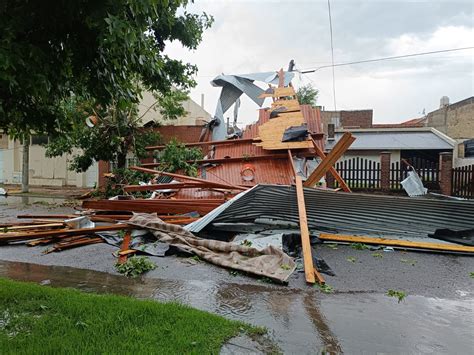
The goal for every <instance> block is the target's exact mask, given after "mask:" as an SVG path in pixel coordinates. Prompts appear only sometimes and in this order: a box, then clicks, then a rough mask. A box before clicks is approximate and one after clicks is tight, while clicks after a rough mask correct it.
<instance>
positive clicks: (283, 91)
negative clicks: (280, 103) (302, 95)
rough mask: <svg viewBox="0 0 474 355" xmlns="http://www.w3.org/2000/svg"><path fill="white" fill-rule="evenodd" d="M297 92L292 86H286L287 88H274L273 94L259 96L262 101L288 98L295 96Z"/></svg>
mask: <svg viewBox="0 0 474 355" xmlns="http://www.w3.org/2000/svg"><path fill="white" fill-rule="evenodd" d="M295 95H296V92H295V89H294V88H293V87H291V86H286V87H281V88H280V87H277V88H273V93H263V94H261V95H260V96H259V98H260V99H264V98H267V97H275V98H279V97H286V96H295Z"/></svg>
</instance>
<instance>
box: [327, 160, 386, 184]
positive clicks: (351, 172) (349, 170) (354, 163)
mask: <svg viewBox="0 0 474 355" xmlns="http://www.w3.org/2000/svg"><path fill="white" fill-rule="evenodd" d="M335 168H336V170H337V171H338V172H339V174H340V175H341V177H342V178H343V179H344V180H345V181H346V183H347V185H349V187H350V188H351V189H379V188H380V162H375V161H373V160H369V159H365V158H360V157H356V158H352V159H348V160H344V161H340V162H337V163H336V166H335ZM335 184H336V186H335V187H340V186H339V184H338V183H337V181H336V183H335Z"/></svg>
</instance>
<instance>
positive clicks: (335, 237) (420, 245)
mask: <svg viewBox="0 0 474 355" xmlns="http://www.w3.org/2000/svg"><path fill="white" fill-rule="evenodd" d="M319 239H321V240H324V241H332V242H348V243H364V244H376V245H386V246H394V247H402V248H403V247H405V248H412V249H420V250H432V251H450V252H459V253H474V247H470V246H464V245H453V244H444V243H430V242H414V241H410V240H399V239H387V238H374V237H362V236H354V235H342V234H326V233H321V234H320V235H319Z"/></svg>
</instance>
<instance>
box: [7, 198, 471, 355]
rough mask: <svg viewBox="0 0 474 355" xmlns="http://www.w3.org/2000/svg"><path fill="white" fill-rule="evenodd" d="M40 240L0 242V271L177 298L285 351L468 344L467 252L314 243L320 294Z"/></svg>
mask: <svg viewBox="0 0 474 355" xmlns="http://www.w3.org/2000/svg"><path fill="white" fill-rule="evenodd" d="M9 199H10V198H9ZM30 203H31V201H30ZM70 211H71V209H69V208H64V207H60V206H52V205H48V206H46V205H44V204H30V205H25V204H24V201H14V200H10V201H8V204H6V205H5V204H2V201H0V222H2V221H5V220H6V219H7V218H8V219H10V218H11V217H12V216H15V215H16V214H17V213H33V212H34V213H68V212H70ZM44 248H45V247H34V248H30V247H26V246H22V245H16V246H1V247H0V260H3V262H0V276H6V277H10V278H13V279H19V280H30V281H34V282H43V283H47V284H51V285H52V286H68V287H77V288H80V289H83V290H86V291H96V292H114V293H120V294H126V295H131V296H135V297H140V298H154V299H157V300H161V301H169V300H176V301H179V302H183V303H186V304H189V305H192V306H194V307H197V308H200V309H204V310H208V311H211V312H215V313H218V314H221V315H224V316H226V317H229V318H232V319H238V320H243V321H247V322H250V323H252V324H256V325H264V326H267V327H268V328H269V329H270V335H271V338H272V339H273V340H274V341H275V342H276V343H277V344H278V345H279V346H280V348H281V349H282V350H283V351H284V352H285V353H299V354H301V353H320V352H321V351H322V350H329V351H334V352H346V353H378V352H384V353H459V354H461V353H462V354H467V353H473V352H474V341H473V340H472V339H473V337H472V335H473V334H474V279H473V278H471V277H470V272H474V258H473V257H466V256H453V255H442V254H432V253H419V252H401V251H395V252H383V251H370V250H354V249H352V248H351V247H350V246H337V249H332V248H331V247H329V246H317V247H316V249H317V256H318V257H320V258H323V259H324V260H325V261H326V262H327V263H328V264H329V266H330V267H331V268H332V270H333V271H334V272H335V274H336V276H327V275H325V278H326V281H327V284H329V285H330V286H331V287H333V289H334V291H335V292H334V293H332V294H324V293H321V292H320V291H319V290H318V289H317V288H312V287H310V286H307V285H306V284H305V282H304V274H303V273H295V274H293V275H292V277H291V279H290V282H289V285H288V286H279V285H273V284H267V283H263V282H261V281H260V280H257V279H254V278H251V277H247V276H242V275H237V276H233V275H231V273H230V272H229V271H228V270H225V269H222V268H219V267H215V266H213V265H209V264H207V263H203V262H196V261H194V260H192V259H190V258H180V257H175V256H172V257H166V258H151V259H153V260H154V261H155V263H156V264H157V265H158V268H157V269H155V270H153V271H151V272H150V273H148V274H147V275H146V277H144V278H143V279H140V280H129V279H126V278H124V277H122V276H119V275H118V274H117V273H116V272H115V269H114V264H115V258H114V257H113V256H112V252H113V251H115V250H116V248H114V247H112V246H109V245H106V244H96V245H90V246H85V247H82V248H80V249H75V250H74V249H72V250H65V251H63V252H60V253H52V254H47V255H42V250H43V249H44ZM5 261H10V262H5ZM18 262H19V263H18ZM45 280H46V281H45ZM389 289H392V290H399V291H404V292H405V293H406V295H407V296H406V298H405V300H403V301H402V302H400V303H398V301H397V300H396V299H395V298H393V297H388V296H387V295H386V292H387V291H388V290H389Z"/></svg>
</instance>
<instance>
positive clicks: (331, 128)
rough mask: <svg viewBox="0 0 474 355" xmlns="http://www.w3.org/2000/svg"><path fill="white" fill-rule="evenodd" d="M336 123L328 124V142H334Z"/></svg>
mask: <svg viewBox="0 0 474 355" xmlns="http://www.w3.org/2000/svg"><path fill="white" fill-rule="evenodd" d="M334 129H335V127H334V123H328V141H333V140H334Z"/></svg>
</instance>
